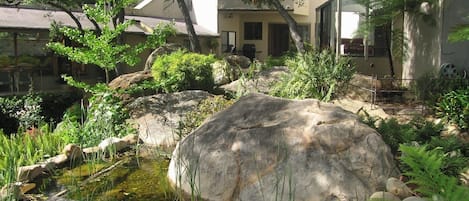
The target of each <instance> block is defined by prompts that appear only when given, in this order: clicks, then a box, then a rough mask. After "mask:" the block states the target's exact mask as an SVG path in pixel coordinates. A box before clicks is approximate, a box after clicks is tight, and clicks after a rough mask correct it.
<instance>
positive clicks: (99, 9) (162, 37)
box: [47, 0, 175, 82]
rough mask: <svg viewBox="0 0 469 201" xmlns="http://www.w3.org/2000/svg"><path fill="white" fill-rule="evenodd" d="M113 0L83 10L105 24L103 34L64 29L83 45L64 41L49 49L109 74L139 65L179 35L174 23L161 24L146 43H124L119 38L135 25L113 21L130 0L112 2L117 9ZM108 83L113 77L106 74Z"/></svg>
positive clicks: (100, 1) (62, 30) (66, 33)
mask: <svg viewBox="0 0 469 201" xmlns="http://www.w3.org/2000/svg"><path fill="white" fill-rule="evenodd" d="M109 3H111V2H110V1H109V0H98V1H97V2H96V4H95V5H94V6H89V5H86V4H85V6H84V7H83V10H84V13H85V14H86V15H87V17H88V18H90V19H93V20H95V21H96V22H97V23H99V24H100V25H101V32H100V33H96V32H95V31H93V30H83V31H81V30H79V29H76V28H70V27H62V28H60V33H62V34H63V35H65V36H66V37H67V38H69V39H70V40H72V41H74V42H76V43H78V44H80V45H79V46H65V45H64V44H62V43H60V42H50V43H48V44H47V46H48V47H49V48H50V49H52V50H53V51H54V52H55V53H57V54H60V55H63V56H67V57H68V58H69V59H70V60H72V61H75V62H78V63H83V64H95V65H97V66H99V67H100V68H102V69H104V70H105V71H106V72H108V71H109V70H113V69H114V68H116V66H117V65H118V64H120V63H125V64H127V65H129V66H134V65H135V64H137V63H138V62H139V57H138V55H139V54H140V53H141V52H143V51H144V50H145V49H147V48H155V47H157V46H160V45H162V44H164V43H165V41H166V38H167V37H168V36H170V35H173V34H174V33H175V30H174V28H173V27H172V25H170V24H162V25H159V26H158V27H157V28H156V30H155V31H154V33H153V34H152V35H150V36H148V37H147V41H146V42H145V43H140V44H137V45H136V46H131V45H129V44H122V43H120V42H119V40H118V38H119V37H120V36H121V35H122V34H123V33H124V32H125V31H126V30H127V28H128V27H129V26H130V25H132V24H133V23H134V21H132V20H126V21H124V22H122V23H118V24H116V25H115V26H114V27H111V25H110V24H111V21H112V19H113V18H115V17H116V16H117V15H118V13H119V11H120V10H121V9H122V8H125V7H126V6H127V5H129V4H130V1H128V0H126V1H112V3H114V4H113V6H111V7H110V6H106V5H107V4H109ZM106 81H107V82H108V81H109V76H108V74H107V73H106Z"/></svg>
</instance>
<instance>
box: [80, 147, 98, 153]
mask: <svg viewBox="0 0 469 201" xmlns="http://www.w3.org/2000/svg"><path fill="white" fill-rule="evenodd" d="M100 150H101V148H99V147H98V146H95V147H87V148H84V149H83V153H84V154H85V155H88V154H96V153H99V151H100Z"/></svg>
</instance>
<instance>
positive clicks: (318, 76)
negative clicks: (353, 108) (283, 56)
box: [272, 50, 355, 102]
mask: <svg viewBox="0 0 469 201" xmlns="http://www.w3.org/2000/svg"><path fill="white" fill-rule="evenodd" d="M286 64H287V66H288V68H289V69H290V72H291V73H290V74H288V75H285V76H284V77H283V78H282V79H281V81H280V82H279V83H278V84H277V85H275V86H273V90H272V95H274V96H278V97H285V98H295V99H304V98H316V99H319V100H322V101H325V102H327V101H330V100H331V99H332V98H333V97H334V96H335V95H337V93H339V92H340V89H343V88H344V86H345V85H346V84H347V83H348V82H349V81H350V80H351V79H352V76H353V74H354V73H355V67H354V65H353V64H352V63H351V62H350V59H348V58H346V57H339V58H336V56H335V54H333V53H332V52H330V51H328V50H324V51H309V52H306V53H305V54H297V55H296V56H295V57H292V58H289V59H287V61H286Z"/></svg>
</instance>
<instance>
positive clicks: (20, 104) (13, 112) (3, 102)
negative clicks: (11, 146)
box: [0, 92, 44, 130]
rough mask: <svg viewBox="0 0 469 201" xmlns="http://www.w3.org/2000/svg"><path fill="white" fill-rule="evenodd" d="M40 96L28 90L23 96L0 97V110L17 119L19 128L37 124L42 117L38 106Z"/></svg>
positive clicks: (27, 127) (40, 99)
mask: <svg viewBox="0 0 469 201" xmlns="http://www.w3.org/2000/svg"><path fill="white" fill-rule="evenodd" d="M41 102H42V98H41V97H40V96H38V95H37V94H34V93H32V92H29V93H28V94H27V95H25V96H20V97H18V96H13V97H7V98H4V97H0V111H1V112H2V113H3V114H6V115H8V116H9V117H10V118H14V119H16V120H17V121H18V123H19V127H20V129H21V130H26V129H29V128H31V127H34V126H37V125H39V124H40V123H41V122H42V121H43V120H44V117H43V116H42V115H41V111H42V108H41V106H40V104H41Z"/></svg>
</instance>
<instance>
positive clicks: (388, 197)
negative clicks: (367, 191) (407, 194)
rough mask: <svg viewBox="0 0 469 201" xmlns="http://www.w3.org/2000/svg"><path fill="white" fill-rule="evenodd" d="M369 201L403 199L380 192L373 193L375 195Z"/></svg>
mask: <svg viewBox="0 0 469 201" xmlns="http://www.w3.org/2000/svg"><path fill="white" fill-rule="evenodd" d="M369 201H401V199H399V198H398V197H396V196H395V195H394V194H392V193H389V192H384V191H378V192H375V193H373V195H371V196H370V200H369Z"/></svg>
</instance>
